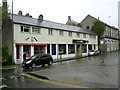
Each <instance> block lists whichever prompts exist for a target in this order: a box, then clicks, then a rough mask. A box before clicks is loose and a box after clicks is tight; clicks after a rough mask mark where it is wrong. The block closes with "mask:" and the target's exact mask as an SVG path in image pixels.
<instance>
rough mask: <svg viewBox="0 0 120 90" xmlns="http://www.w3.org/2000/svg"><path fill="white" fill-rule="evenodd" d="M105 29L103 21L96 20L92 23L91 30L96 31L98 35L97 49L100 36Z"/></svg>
mask: <svg viewBox="0 0 120 90" xmlns="http://www.w3.org/2000/svg"><path fill="white" fill-rule="evenodd" d="M104 30H105V25H104V23H103V22H101V21H99V20H97V21H95V22H94V25H93V26H92V31H93V32H95V33H96V35H97V36H98V49H99V48H100V47H99V45H100V38H101V37H102V36H103V34H104Z"/></svg>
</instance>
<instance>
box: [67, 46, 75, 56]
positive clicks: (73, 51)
mask: <svg viewBox="0 0 120 90" xmlns="http://www.w3.org/2000/svg"><path fill="white" fill-rule="evenodd" d="M73 53H75V45H74V44H69V45H68V54H73Z"/></svg>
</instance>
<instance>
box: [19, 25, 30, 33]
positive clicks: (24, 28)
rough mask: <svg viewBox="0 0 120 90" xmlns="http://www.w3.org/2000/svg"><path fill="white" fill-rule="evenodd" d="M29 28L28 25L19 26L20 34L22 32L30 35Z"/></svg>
mask: <svg viewBox="0 0 120 90" xmlns="http://www.w3.org/2000/svg"><path fill="white" fill-rule="evenodd" d="M30 28H31V27H30V26H28V25H21V26H20V32H22V33H30ZM27 30H28V31H27Z"/></svg>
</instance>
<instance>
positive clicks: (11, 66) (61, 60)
mask: <svg viewBox="0 0 120 90" xmlns="http://www.w3.org/2000/svg"><path fill="white" fill-rule="evenodd" d="M73 59H77V58H76V57H71V58H62V59H54V60H53V63H57V62H63V61H68V60H73ZM0 66H1V67H0V70H4V69H15V68H21V64H14V65H5V66H2V64H0Z"/></svg>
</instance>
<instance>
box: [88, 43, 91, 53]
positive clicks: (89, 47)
mask: <svg viewBox="0 0 120 90" xmlns="http://www.w3.org/2000/svg"><path fill="white" fill-rule="evenodd" d="M88 50H89V52H91V51H92V45H91V44H90V45H88Z"/></svg>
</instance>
